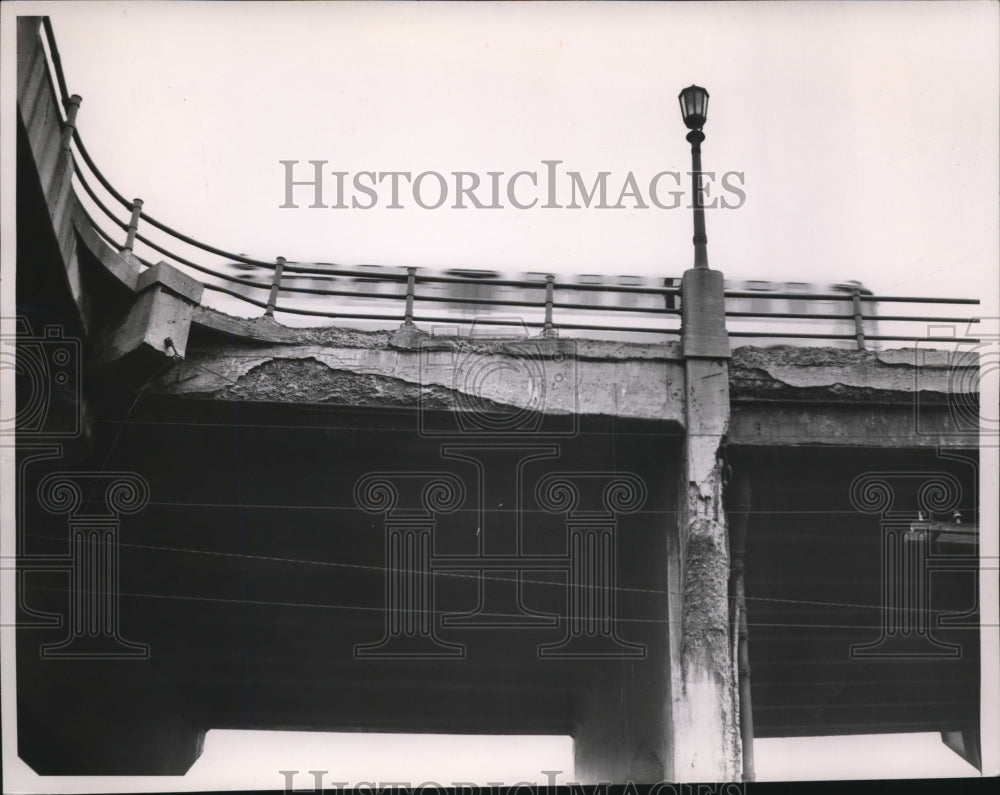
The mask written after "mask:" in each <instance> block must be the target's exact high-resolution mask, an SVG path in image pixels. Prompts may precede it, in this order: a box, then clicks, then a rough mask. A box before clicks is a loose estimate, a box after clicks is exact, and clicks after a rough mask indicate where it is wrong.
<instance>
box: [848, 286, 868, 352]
mask: <svg viewBox="0 0 1000 795" xmlns="http://www.w3.org/2000/svg"><path fill="white" fill-rule="evenodd" d="M851 305H852V306H853V307H854V336H855V338H856V339H857V341H858V350H859V351H863V350H864V349H865V318H864V315H863V314H862V312H861V293H860V291H859V290H858V288H857V287H855V288H854V289H853V290H851Z"/></svg>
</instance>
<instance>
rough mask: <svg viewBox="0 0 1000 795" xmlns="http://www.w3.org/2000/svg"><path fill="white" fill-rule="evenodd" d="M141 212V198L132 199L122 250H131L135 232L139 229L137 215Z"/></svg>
mask: <svg viewBox="0 0 1000 795" xmlns="http://www.w3.org/2000/svg"><path fill="white" fill-rule="evenodd" d="M141 213H142V199H132V217H131V218H130V219H129V222H128V233H127V234H126V235H125V246H124V248H123V249H122V250H123V251H131V250H132V247H133V246H134V245H135V233H136V232H137V231H139V215H140V214H141Z"/></svg>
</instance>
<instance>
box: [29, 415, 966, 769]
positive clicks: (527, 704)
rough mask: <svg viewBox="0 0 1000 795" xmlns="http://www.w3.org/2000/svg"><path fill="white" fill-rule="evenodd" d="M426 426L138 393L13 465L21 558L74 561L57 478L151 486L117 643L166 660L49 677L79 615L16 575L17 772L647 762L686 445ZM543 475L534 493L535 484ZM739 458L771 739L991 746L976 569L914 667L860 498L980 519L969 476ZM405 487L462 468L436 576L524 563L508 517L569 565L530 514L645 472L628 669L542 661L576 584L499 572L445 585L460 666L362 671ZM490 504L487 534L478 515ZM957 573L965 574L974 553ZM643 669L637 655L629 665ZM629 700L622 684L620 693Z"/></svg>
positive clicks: (562, 576)
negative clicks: (246, 763)
mask: <svg viewBox="0 0 1000 795" xmlns="http://www.w3.org/2000/svg"><path fill="white" fill-rule="evenodd" d="M417 419H418V417H417V414H416V413H415V412H412V411H390V410H383V411H376V410H364V411H359V410H351V409H345V408H343V407H322V406H289V405H275V404H261V403H237V402H223V401H210V400H191V399H183V398H174V397H169V396H162V395H146V396H144V397H142V398H141V399H140V400H139V401H138V402H137V403H135V405H134V406H132V407H131V411H128V407H123V409H122V410H121V411H119V412H107V413H105V414H103V415H98V416H97V417H96V418H95V421H94V433H93V444H92V445H91V446H90V451H89V452H87V453H86V454H85V455H81V457H79V458H78V459H77V460H75V461H68V460H67V459H66V458H65V457H63V458H58V457H55V458H48V459H46V458H45V453H46V448H45V446H44V445H42V446H24V447H22V450H21V451H20V462H21V465H20V467H19V470H20V471H21V472H22V489H23V491H22V493H23V494H24V495H25V500H24V503H23V504H22V506H21V509H22V515H23V516H24V521H25V527H26V528H27V532H26V535H25V536H24V543H25V548H24V552H25V556H26V557H25V559H26V560H27V561H29V562H30V561H38V560H41V559H43V558H44V556H58V555H64V554H65V553H66V549H67V531H66V518H65V516H58V515H54V514H53V513H52V512H51V511H50V510H48V509H47V508H46V507H45V506H43V505H41V504H40V503H39V501H38V499H37V496H36V495H37V494H38V486H39V484H40V483H41V482H42V481H43V480H44V479H45V477H46V476H47V475H49V474H51V473H53V472H55V471H57V470H58V471H65V470H67V469H75V470H79V471H84V472H98V471H100V472H105V473H115V472H137V473H142V476H143V477H144V478H145V480H146V481H147V482H148V486H149V493H150V501H149V504H148V505H147V507H146V508H144V509H143V510H142V511H141V512H140V513H138V514H136V515H134V516H126V517H122V522H121V528H120V535H119V538H120V542H119V571H120V576H121V585H120V624H119V626H120V634H121V639H122V640H123V641H124V642H126V645H127V644H128V643H138V644H148V647H149V656H148V659H143V658H142V657H138V658H131V659H130V658H124V659H110V658H109V659H93V658H91V659H78V660H72V661H70V660H65V659H56V658H43V657H42V656H41V655H40V650H41V649H42V647H43V646H45V645H46V644H58V643H59V642H60V641H61V640H62V639H63V638H65V637H66V635H67V629H66V626H65V625H64V626H62V627H56V626H34V627H32V626H31V624H32V623H33V616H35V617H37V616H38V615H40V614H44V613H50V614H53V615H65V614H66V610H67V606H68V601H67V599H68V590H69V588H68V576H67V573H66V572H65V571H48V572H47V571H45V570H44V568H45V567H44V566H40V565H38V564H35V565H31V566H25V567H24V568H25V569H26V573H25V574H24V575H23V576H24V592H23V593H24V607H27V608H30V610H31V611H32V612H31V613H30V614H28V613H25V614H23V615H22V619H23V624H22V626H21V627H20V628H19V635H18V692H19V738H20V742H19V748H20V753H21V755H22V757H23V758H24V759H26V761H28V762H29V763H30V764H31V765H32V766H33V767H34V768H35V769H36V770H38V771H39V772H46V773H69V772H93V773H97V772H105V773H129V772H133V773H139V772H168V771H171V772H179V771H182V770H183V769H186V767H187V766H189V765H190V764H191V763H192V762H193V761H194V759H195V758H196V756H197V753H198V742H199V740H198V738H199V736H200V735H201V733H202V732H203V731H205V730H207V729H210V728H272V729H274V728H287V729H312V730H358V731H414V732H418V731H419V732H463V733H559V734H565V733H569V734H572V735H574V736H576V737H577V738H578V741H579V740H580V739H581V738H583V740H584V741H585V742H587V743H588V745H594V744H596V745H599V738H600V735H601V732H610V733H616V736H619V737H620V736H622V734H624V735H625V736H626V737H628V736H629V735H631V736H632V737H633V739H632V740H629V741H628V742H627V745H629V747H630V749H631V750H630V754H631V755H632V756H633V757H636V756H638V757H640V758H641V757H642V755H643V754H647V755H649V754H652V755H654V756H655V755H656V751H654V750H653V749H654V748H657V749H658V745H657V744H658V743H659V742H663V741H664V739H663V738H664V735H663V731H664V729H663V725H664V720H665V716H664V715H663V714H662V713H663V709H662V705H663V704H664V703H666V701H667V698H668V689H669V684H668V681H667V679H668V677H667V676H666V672H667V668H668V663H667V657H666V646H667V643H668V640H669V632H670V625H669V622H668V610H667V605H668V599H667V591H668V590H670V589H671V588H673V587H675V584H674V583H672V582H671V581H670V579H669V577H668V574H667V566H666V561H667V559H668V550H667V548H666V543H667V538H668V537H669V535H670V533H671V532H672V530H671V528H673V527H674V526H675V524H676V517H675V513H674V512H675V510H676V501H675V489H674V488H673V487H670V486H665V485H661V484H671V483H673V482H674V481H675V480H676V474H677V468H678V461H679V456H680V449H681V444H680V442H681V437H680V436H679V434H678V433H677V431H676V429H675V428H672V427H671V426H669V425H664V424H657V423H640V422H625V421H620V420H618V421H613V420H611V419H607V418H605V419H591V420H589V421H584V422H583V423H582V424H581V425H580V426H579V428H578V431H579V432H578V433H577V434H576V435H559V434H556V435H546V433H545V432H544V428H543V429H542V432H540V433H539V434H538V435H535V436H530V437H527V438H522V439H517V440H514V439H512V440H510V441H508V442H506V443H505V446H503V447H497V445H496V444H495V442H494V443H490V444H487V445H483V444H482V443H481V442H480V443H478V444H477V442H476V439H475V438H474V437H468V436H467V437H461V436H459V437H455V438H454V439H447V440H442V439H441V438H428V437H426V436H422V435H421V434H420V433H418V431H417V426H416V422H417ZM192 451H197V452H198V454H197V457H196V458H194V459H193V458H192V455H191V452H192ZM533 455H537V456H539V457H538V458H537V459H535V460H533V461H529V462H527V463H525V464H524V466H523V468H522V469H521V475H520V478H521V481H520V482H521V489H520V494H519V493H518V488H517V486H516V484H517V482H518V478H517V476H516V474H515V473H516V469H517V464H518V462H520V461H525V460H527V459H528V458H530V457H531V456H533ZM545 456H548V457H545ZM477 458H478V459H479V461H480V462H481V463H482V468H477V465H476V464H475V463H474V459H477ZM729 460H730V464H731V466H732V468H733V471H734V473H736V474H737V475H739V474H740V473H745V472H750V473H751V478H752V486H753V497H752V514H751V520H750V526H749V529H748V537H749V541H748V545H747V561H746V563H747V567H746V570H747V584H746V590H747V595H748V611H749V618H750V644H751V645H750V657H751V661H752V689H753V690H752V692H753V701H754V708H753V713H754V723H755V734H756V735H757V736H761V737H767V736H787V735H807V734H846V733H868V732H873V731H950V730H968V729H969V728H970V727H975V726H977V725H978V714H977V710H978V684H979V680H978V670H979V660H978V657H979V655H978V641H977V637H978V635H977V629H976V624H977V621H978V616H977V613H976V600H975V577H974V575H972V574H970V572H969V571H968V569H967V568H966V569H965V570H963V569H962V565H963V561H962V560H958V558H956V557H954V555H953V557H952V558H951V559H949V560H950V562H951V563H954V564H955V565H954V566H952V567H951V568H952V569H954V570H951V571H949V570H942V571H939V572H936V573H935V574H934V575H933V581H932V582H931V588H932V593H931V601H932V603H933V606H934V608H935V610H936V611H937V612H938V613H954V614H961V613H963V612H965V613H966V615H965V616H964V617H959V618H958V619H953V620H954V621H956V623H955V624H954V625H953V626H947V627H941V628H933V630H932V632H931V633H930V637H929V639H925V640H927V641H933V642H926V643H922V645H920V644H918V646H917V647H911V648H905V649H903V652H904V654H903V655H902V656H900V655H898V654H897V655H896V656H895V657H894V656H892V652H893V651H898V649H895V648H889V647H888V646H887V647H885V648H882V647H880V646H879V645H878V641H879V640H880V637H881V636H882V634H884V633H883V630H884V619H885V611H884V610H883V609H882V608H883V594H882V592H881V583H882V582H883V580H884V577H883V572H882V565H883V560H882V556H883V554H884V550H883V538H884V527H883V522H882V520H881V519H880V517H879V516H877V515H864V514H862V513H860V512H859V511H858V509H857V507H856V506H855V505H854V504H852V501H851V486H852V483H853V481H854V480H855V479H856V478H857V477H858V476H859V475H861V474H863V473H865V472H870V473H876V474H878V473H882V476H883V477H886V478H890V479H891V478H892V477H895V478H897V479H899V478H902V479H903V480H904V481H905V480H906V478H907V477H908V476H912V475H926V474H927V473H935V472H937V473H941V472H943V473H945V474H946V475H949V476H951V477H952V478H954V480H955V481H956V482H958V483H959V484H960V488H961V498H960V504H959V506H958V510H959V511H960V512H961V514H962V515H963V516H964V517H965V518H966V522H967V523H973V522H974V521H975V505H976V499H975V487H976V486H975V484H976V476H975V470H976V459H975V457H974V456H973V457H971V458H967V457H962V456H957V457H954V458H945V457H942V456H939V455H938V454H937V453H935V452H933V451H928V450H912V449H910V450H882V451H872V450H857V449H850V448H841V449H830V448H798V449H789V448H759V447H757V448H746V447H744V448H731V449H730V453H729ZM402 462H406V463H405V464H403V463H402ZM400 470H412V471H413V472H430V471H434V472H449V473H452V474H454V475H456V476H457V477H458V478H459V479H460V481H461V483H462V484H463V486H464V487H465V489H466V490H467V493H468V495H469V497H470V500H469V502H468V504H467V505H465V506H463V509H461V510H458V511H456V512H454V513H451V514H449V515H441V516H439V517H437V519H436V524H435V527H434V531H433V544H434V548H433V551H432V553H433V555H434V556H435V558H441V559H443V558H444V556H447V555H457V556H463V555H465V556H468V555H472V554H475V552H476V550H477V549H478V547H477V544H478V543H479V540H480V539H481V538H484V537H485V538H486V539H487V543H488V544H489V545H490V548H489V550H488V551H489V552H490V553H491V554H498V553H503V552H506V553H508V554H514V552H515V551H516V550H515V544H516V543H517V542H516V534H517V531H516V519H515V517H516V515H517V511H516V510H514V506H515V505H517V501H518V500H520V501H521V506H522V515H523V516H525V517H526V518H525V522H524V528H523V546H522V548H521V550H520V554H522V555H536V556H541V557H543V558H545V557H547V558H559V557H560V556H565V555H566V554H567V529H566V523H565V517H564V516H561V515H558V514H555V513H550V512H546V511H544V510H541V509H540V506H539V503H538V502H537V498H536V497H535V496H534V490H535V486H536V485H537V484H538V483H539V482H540V481H541V480H542V479H543V478H544V477H545V476H547V475H551V474H552V473H555V472H573V473H581V472H605V473H607V472H616V473H626V472H631V473H635V474H636V475H637V476H638V477H639V478H640V479H641V480H642V481H643V482H644V483H645V484H646V486H647V488H648V498H647V502H646V504H645V506H644V507H643V509H642V510H641V511H639V512H638V513H635V514H632V515H628V516H621V517H620V518H619V521H618V545H617V549H618V558H617V567H616V568H617V572H616V576H617V583H618V585H617V587H618V593H619V599H618V603H617V605H616V608H615V609H616V611H617V615H618V616H619V621H618V622H617V627H616V628H615V633H616V634H617V639H618V641H620V642H621V646H620V647H619V651H621V652H623V653H624V654H625V659H615V660H607V661H601V660H595V659H587V658H584V659H560V658H559V657H558V655H556V656H553V657H546V656H545V655H546V652H544V651H542V649H543V648H546V647H548V648H550V649H551V648H552V647H556V646H558V644H560V642H562V641H564V640H565V638H566V636H567V626H568V621H567V618H568V615H569V614H568V610H569V606H568V604H567V601H566V600H567V588H566V582H567V580H566V578H567V572H566V571H565V570H558V567H555V568H552V569H550V570H544V569H539V570H535V571H530V572H524V573H523V574H522V576H521V578H520V580H521V587H520V602H518V601H517V599H514V598H513V596H514V595H515V594H516V589H515V588H514V586H513V584H512V581H513V580H515V579H516V578H517V575H516V574H515V573H514V572H513V571H512V570H493V571H491V572H488V576H487V577H486V578H485V580H486V588H485V590H480V589H481V588H482V587H483V586H482V580H481V578H480V577H479V575H478V574H477V572H474V571H472V570H461V569H456V568H447V569H439V570H437V573H436V574H435V576H434V599H435V602H434V605H433V610H434V612H435V614H436V619H437V620H436V622H435V626H436V629H435V631H434V632H433V635H434V637H435V642H436V643H439V644H440V648H437V649H436V650H435V649H432V650H431V651H432V653H438V652H440V653H442V654H443V655H445V656H444V657H440V658H425V659H380V658H378V655H376V656H375V657H369V658H364V657H363V656H361V657H359V654H356V652H358V650H359V649H360V648H361V647H365V646H368V647H374V646H375V645H377V644H378V643H379V641H381V640H382V639H384V638H385V637H386V635H387V631H388V630H387V624H386V605H387V598H388V597H387V593H386V587H387V582H388V580H387V568H388V566H387V558H386V546H387V543H388V541H387V534H386V522H385V517H384V516H382V515H377V514H369V513H365V512H363V511H362V510H360V509H359V507H358V498H357V495H356V494H355V491H354V487H355V483H356V482H357V481H358V480H359V479H360V478H362V477H363V476H365V475H368V474H371V473H373V472H396V473H398V472H399V471H400ZM481 480H482V482H481ZM477 494H481V495H482V504H483V505H484V506H485V510H484V511H483V513H481V514H480V513H478V512H477V510H475V509H474V508H473V509H469V506H475V505H476V504H477V499H476V498H475V495H477ZM95 499H96V498H95ZM904 499H914V497H913V495H909V496H908V497H905V498H904ZM897 508H899V509H900V510H904V512H905V509H906V506H905V505H899V506H897ZM953 552H954V551H953ZM958 554H959V556H961V555H963V554H965V555H966V558H965V560H964V563H965V564H967V563H968V562H969V561H968V557H967V555H968V550H967V549H966V550H964V551H963V550H961V549H959V550H958ZM940 559H941V556H939V560H940ZM949 560H946V561H945V562H949ZM956 561H957V562H956ZM29 568H30V569H33V570H32V571H30V572H29V571H27V569H29ZM945 568H947V567H945ZM477 607H478V608H479V612H480V613H486V614H487V615H485V616H480V620H479V621H476V620H470V619H468V618H466V619H461V618H459V619H458V622H457V623H446V622H454V621H455V619H456V617H457V616H460V614H463V613H474V612H476V610H477ZM446 616H450V618H445V617H446ZM512 618H513V620H511V619H512ZM463 621H464V622H465V623H464V624H463ZM34 623H37V621H35V622H34ZM511 623H515V624H520V625H519V626H510V624H511ZM953 646H957V647H958V649H959V652H958V653H957V654H954V656H950V655H952V654H953V653H952V651H950V649H951V648H953ZM459 647H461V648H462V649H463V651H462V652H461V653H459V652H456V649H458V648H459ZM639 647H644V651H645V656H644V657H638V656H637V657H633V658H629V657H628V656H627V655H628V654H629V653H631V650H634V649H636V648H639ZM865 647H868V648H869V651H867V652H866V650H865ZM115 648H119V647H117V646H115V647H114V648H112V649H111V652H115ZM121 648H125V646H122V647H121ZM852 648H853V649H854V650H855V651H854V652H853V654H852ZM872 649H873V650H874V654H872V653H869V652H871V650H872ZM119 650H120V649H119ZM404 651H405V650H404ZM425 651H426V650H425ZM126 653H127V650H126ZM450 654H455V656H454V657H449V656H447V655H450ZM360 655H364V652H363V651H362V652H360ZM622 681H624V682H627V683H629V684H628V686H626V687H624V688H619V687H617V686H615V687H614V688H613V689H611V690H609V687H610V684H611V683H613V682H622ZM137 704H141V705H142V708H141V709H137V708H136V705H137ZM596 726H599V727H601V729H600V731H598V730H597V729H596V728H595V727H596ZM650 727H653V728H652V729H651V728H650ZM640 761H641V760H640ZM653 764H655V762H654V763H653Z"/></svg>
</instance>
